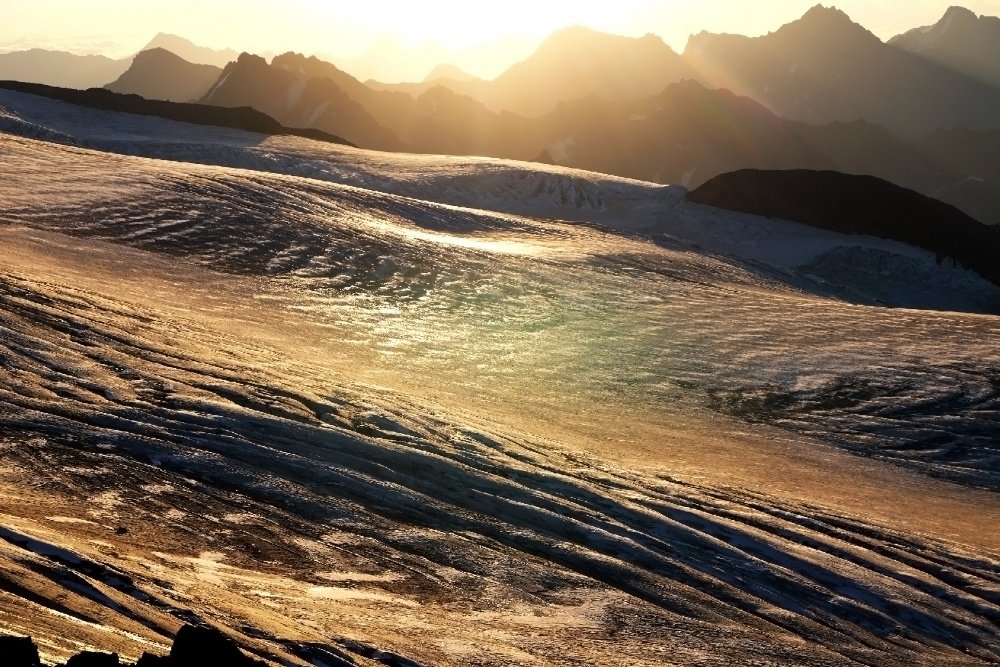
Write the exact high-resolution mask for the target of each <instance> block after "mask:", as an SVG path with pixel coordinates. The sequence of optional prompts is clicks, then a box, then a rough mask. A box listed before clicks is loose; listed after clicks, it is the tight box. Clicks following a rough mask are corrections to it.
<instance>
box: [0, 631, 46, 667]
mask: <svg viewBox="0 0 1000 667" xmlns="http://www.w3.org/2000/svg"><path fill="white" fill-rule="evenodd" d="M0 656H2V660H3V664H5V665H11V667H22V666H23V667H34V666H35V665H40V664H42V663H41V660H40V659H39V657H38V647H37V646H35V642H33V641H31V637H0Z"/></svg>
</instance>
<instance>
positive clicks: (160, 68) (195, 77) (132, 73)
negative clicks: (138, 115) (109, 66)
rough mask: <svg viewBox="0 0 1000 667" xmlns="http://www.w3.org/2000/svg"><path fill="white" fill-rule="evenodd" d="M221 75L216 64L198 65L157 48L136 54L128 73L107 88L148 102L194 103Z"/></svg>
mask: <svg viewBox="0 0 1000 667" xmlns="http://www.w3.org/2000/svg"><path fill="white" fill-rule="evenodd" d="M221 72H222V70H221V69H219V68H218V67H215V66H213V65H195V64H194V63H190V62H188V61H187V60H184V59H183V58H181V57H180V56H178V55H176V54H174V53H172V52H170V51H167V50H166V49H162V48H154V49H149V50H148V51H142V52H141V53H138V54H136V56H135V59H134V60H133V61H132V66H131V67H129V68H128V71H126V72H125V73H124V74H122V75H121V76H120V77H118V78H117V79H116V80H115V81H113V82H111V83H109V84H108V85H106V86H104V87H105V88H107V89H108V90H110V91H112V92H114V93H125V94H135V95H139V96H141V97H145V98H146V99H147V100H166V101H168V102H194V101H195V100H197V99H198V98H200V97H201V96H202V95H204V94H205V93H206V92H207V91H208V89H209V88H211V87H212V84H213V83H215V82H216V80H218V78H219V74H220V73H221Z"/></svg>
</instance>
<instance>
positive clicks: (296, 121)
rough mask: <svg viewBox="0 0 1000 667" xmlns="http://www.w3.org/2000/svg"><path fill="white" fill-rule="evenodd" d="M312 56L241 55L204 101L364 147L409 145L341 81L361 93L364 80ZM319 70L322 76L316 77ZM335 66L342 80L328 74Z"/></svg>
mask: <svg viewBox="0 0 1000 667" xmlns="http://www.w3.org/2000/svg"><path fill="white" fill-rule="evenodd" d="M311 60H312V61H315V62H310V59H306V58H304V57H302V56H298V55H297V54H286V55H285V56H278V57H276V58H275V59H274V61H273V63H272V64H270V65H269V64H268V63H267V61H266V60H264V59H263V58H261V57H259V56H254V55H250V54H247V53H242V54H240V56H239V59H238V60H237V61H236V62H233V63H230V64H229V65H227V66H226V69H225V70H223V72H222V74H221V75H220V77H219V80H218V81H217V82H216V83H215V85H213V86H212V87H211V88H210V89H209V91H208V92H207V93H206V94H205V95H204V96H203V97H202V98H201V100H200V102H201V103H203V104H211V105H216V106H222V107H240V106H250V107H253V108H254V109H257V110H258V111H262V112H264V113H266V114H268V115H270V116H272V117H274V118H276V119H277V120H278V121H279V122H281V123H283V124H285V125H289V126H293V127H315V128H318V129H320V130H323V131H324V132H330V133H331V134H336V135H337V136H342V137H346V138H347V139H348V140H349V141H351V142H353V143H356V144H357V145H359V146H363V147H365V148H374V149H382V150H401V149H402V148H403V147H404V146H403V143H402V142H401V141H400V140H399V138H398V137H397V136H396V135H395V134H394V133H393V132H392V131H391V130H389V129H387V128H385V127H384V126H382V125H380V124H379V122H378V121H377V120H376V119H375V118H374V117H373V116H372V115H371V114H370V113H369V112H368V111H367V110H366V109H365V108H364V106H362V105H361V104H360V103H359V102H358V101H357V100H356V99H354V98H352V97H351V96H349V95H348V93H347V92H345V91H344V89H343V88H341V86H340V85H338V82H342V83H347V84H348V85H350V86H351V89H352V90H353V91H354V92H355V93H356V94H357V92H358V91H359V90H360V89H364V88H365V87H364V84H362V83H361V82H360V81H357V80H356V79H354V78H353V77H351V76H350V75H349V74H346V73H345V72H341V71H340V70H337V69H336V68H335V67H333V65H330V64H329V63H322V61H319V60H316V59H315V58H312V59H311ZM319 63H322V65H324V66H326V67H321V66H320V65H319ZM320 69H322V70H323V71H322V74H323V75H322V76H317V74H319V73H320V72H318V71H317V70H320ZM333 70H336V72H337V74H336V79H337V80H334V78H333V77H331V76H327V75H326V74H329V73H330V72H332V71H333ZM351 82H354V84H356V86H355V85H353V84H351ZM358 87H360V88H358ZM365 90H367V89H365ZM368 92H374V91H368Z"/></svg>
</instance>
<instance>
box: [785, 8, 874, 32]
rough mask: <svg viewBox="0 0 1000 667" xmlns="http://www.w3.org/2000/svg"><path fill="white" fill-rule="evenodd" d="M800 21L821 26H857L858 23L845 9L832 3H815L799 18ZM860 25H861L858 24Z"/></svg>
mask: <svg viewBox="0 0 1000 667" xmlns="http://www.w3.org/2000/svg"><path fill="white" fill-rule="evenodd" d="M798 22H800V23H805V24H809V25H821V26H834V25H836V26H841V27H844V26H856V25H857V24H856V23H855V22H854V21H853V20H851V17H850V16H848V15H847V13H846V12H844V11H843V10H840V9H838V8H837V7H835V6H833V5H830V6H829V7H827V6H826V5H814V6H813V7H811V8H810V9H809V10H808V11H807V12H806V13H805V14H803V15H802V18H801V19H799V21H798ZM858 27H860V26H858Z"/></svg>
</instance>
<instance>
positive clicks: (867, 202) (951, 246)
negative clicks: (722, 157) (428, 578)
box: [688, 169, 1000, 285]
mask: <svg viewBox="0 0 1000 667" xmlns="http://www.w3.org/2000/svg"><path fill="white" fill-rule="evenodd" d="M688 199H690V200H691V201H693V202H696V203H699V204H708V205H710V206H715V207H718V208H725V209H729V210H732V211H740V212H743V213H752V214H755V215H763V216H768V217H773V218H784V219H786V220H795V221H797V222H802V223H805V224H807V225H812V226H814V227H820V228H822V229H831V230H834V231H838V232H843V233H846V234H870V235H872V236H877V237H880V238H886V239H892V240H895V241H901V242H903V243H908V244H910V245H915V246H918V247H920V248H925V249H927V250H930V251H932V252H934V253H936V254H937V255H938V257H939V258H945V257H950V258H952V259H954V260H955V261H957V262H959V263H960V264H962V265H963V266H965V267H966V268H968V269H972V270H973V271H975V272H977V273H978V274H979V275H980V276H982V277H983V278H986V279H987V280H990V281H992V282H993V283H995V284H998V285H1000V265H998V264H997V261H996V258H997V256H1000V228H997V227H991V226H987V225H983V224H980V223H978V222H976V221H975V220H974V219H972V218H970V217H969V216H967V215H965V214H964V213H962V212H961V211H959V210H958V209H957V208H955V207H954V206H950V205H949V204H945V203H943V202H940V201H938V200H936V199H931V198H930V197H925V196H924V195H922V194H920V193H917V192H914V191H912V190H907V189H906V188H901V187H899V186H897V185H893V184H892V183H889V182H888V181H883V180H881V179H878V178H875V177H873V176H853V175H849V174H841V173H838V172H835V171H810V170H805V169H794V170H788V171H764V170H755V169H744V170H740V171H734V172H730V173H728V174H722V175H721V176H716V177H715V178H713V179H711V180H710V181H708V182H707V183H705V184H704V185H702V186H701V187H700V188H698V189H697V190H694V191H693V192H691V193H690V194H689V195H688Z"/></svg>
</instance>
